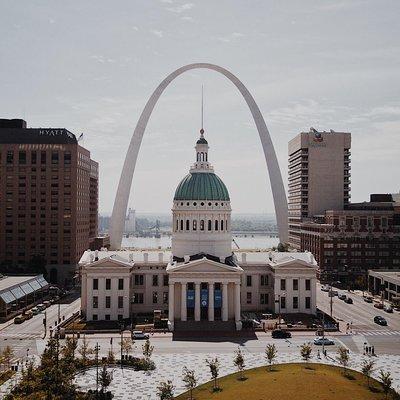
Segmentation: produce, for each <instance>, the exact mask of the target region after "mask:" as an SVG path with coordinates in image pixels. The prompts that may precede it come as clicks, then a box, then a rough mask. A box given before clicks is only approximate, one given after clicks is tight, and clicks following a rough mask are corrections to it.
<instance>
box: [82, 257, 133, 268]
mask: <svg viewBox="0 0 400 400" xmlns="http://www.w3.org/2000/svg"><path fill="white" fill-rule="evenodd" d="M98 267H102V268H115V267H119V268H121V267H125V268H131V267H132V264H130V263H128V262H127V261H125V260H123V259H122V258H120V257H118V256H110V257H106V258H102V259H100V260H97V261H94V262H92V263H90V264H87V265H86V266H85V268H88V269H90V268H98Z"/></svg>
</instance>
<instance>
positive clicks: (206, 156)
mask: <svg viewBox="0 0 400 400" xmlns="http://www.w3.org/2000/svg"><path fill="white" fill-rule="evenodd" d="M204 154H205V155H206V161H208V153H204Z"/></svg>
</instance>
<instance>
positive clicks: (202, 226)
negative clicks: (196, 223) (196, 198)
mask: <svg viewBox="0 0 400 400" xmlns="http://www.w3.org/2000/svg"><path fill="white" fill-rule="evenodd" d="M200 230H201V231H204V219H201V220H200Z"/></svg>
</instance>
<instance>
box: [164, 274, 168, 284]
mask: <svg viewBox="0 0 400 400" xmlns="http://www.w3.org/2000/svg"><path fill="white" fill-rule="evenodd" d="M163 285H164V286H168V275H167V274H165V275H163Z"/></svg>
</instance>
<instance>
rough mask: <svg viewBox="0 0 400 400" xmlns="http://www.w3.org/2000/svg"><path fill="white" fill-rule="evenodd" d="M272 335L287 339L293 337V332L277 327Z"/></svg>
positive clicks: (276, 337)
mask: <svg viewBox="0 0 400 400" xmlns="http://www.w3.org/2000/svg"><path fill="white" fill-rule="evenodd" d="M272 337H273V338H274V339H287V338H291V337H292V334H291V333H290V332H288V331H284V330H282V329H275V330H273V331H272Z"/></svg>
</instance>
